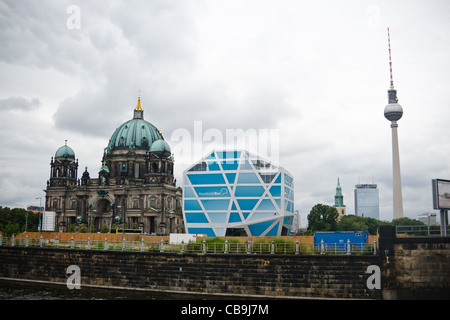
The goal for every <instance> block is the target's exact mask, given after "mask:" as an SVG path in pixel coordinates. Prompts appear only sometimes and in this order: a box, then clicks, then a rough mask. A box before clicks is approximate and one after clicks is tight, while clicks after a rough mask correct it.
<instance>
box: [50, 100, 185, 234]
mask: <svg viewBox="0 0 450 320" xmlns="http://www.w3.org/2000/svg"><path fill="white" fill-rule="evenodd" d="M173 170H174V159H173V155H172V154H171V151H170V147H169V145H168V143H167V142H166V141H165V140H164V138H163V136H162V134H161V132H160V131H159V130H158V129H157V128H156V127H155V126H154V125H153V124H151V123H150V122H148V121H145V120H144V110H143V109H142V107H141V99H140V96H139V98H138V102H137V106H136V108H135V109H134V111H133V118H132V119H131V120H128V121H126V122H125V123H123V124H122V125H121V126H119V127H118V128H117V129H116V130H115V131H114V133H113V135H112V136H111V139H110V140H109V143H108V146H107V147H106V148H105V149H104V153H103V158H102V166H101V168H100V170H99V172H98V177H97V178H91V176H90V174H89V172H88V168H87V167H86V169H85V171H84V172H83V173H82V175H81V178H78V159H76V158H75V152H74V151H73V149H72V148H70V147H69V146H68V145H67V140H66V143H65V144H64V145H63V146H62V147H60V148H59V149H58V150H57V151H56V153H55V156H54V157H52V158H51V161H50V179H49V180H48V181H47V188H46V189H45V190H44V191H45V193H46V196H45V210H46V211H54V212H56V230H57V231H60V232H67V230H68V228H69V226H70V225H73V226H75V227H80V226H81V225H83V224H84V225H85V226H89V228H94V230H95V231H100V230H102V229H103V230H106V229H108V230H111V229H113V230H112V232H115V230H114V228H115V227H122V226H123V227H124V228H128V229H140V230H141V231H142V232H143V233H147V234H158V235H159V234H169V233H184V232H185V228H184V222H183V214H182V202H181V201H182V191H181V188H180V187H177V186H176V179H174V174H173Z"/></svg>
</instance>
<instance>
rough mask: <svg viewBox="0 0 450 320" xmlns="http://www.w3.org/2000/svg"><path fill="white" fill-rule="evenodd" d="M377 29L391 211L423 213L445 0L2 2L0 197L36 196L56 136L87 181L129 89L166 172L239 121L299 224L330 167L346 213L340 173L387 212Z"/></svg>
mask: <svg viewBox="0 0 450 320" xmlns="http://www.w3.org/2000/svg"><path fill="white" fill-rule="evenodd" d="M387 27H389V28H390V33H391V48H392V60H393V76H394V85H395V87H396V89H397V90H398V98H399V103H400V104H401V105H402V107H403V110H404V115H403V118H402V119H401V120H400V121H399V128H398V130H399V145H400V163H401V175H402V185H403V201H404V213H405V216H407V217H411V218H417V216H418V215H419V214H422V213H425V212H433V210H432V197H431V195H432V193H431V179H433V178H441V179H450V161H449V155H450V138H449V133H450V129H449V126H448V120H449V119H450V95H449V91H450V90H449V89H450V73H449V70H450V59H449V53H450V50H449V49H450V37H449V34H450V2H449V1H448V0H442V1H438V0H430V1H422V0H420V1H412V0H405V1H396V0H389V1H362V0H355V1H351V0H347V1H343V0H342V1H333V0H330V1H325V0H319V1H301V0H293V1H288V0H254V1H250V0H226V1H225V0H203V1H202V0H179V1H168V0H161V1H155V0H152V1H130V0H126V1H125V0H124V1H119V0H117V1H76V0H71V1H45V0H39V1H32V0H26V1H21V0H11V1H8V0H6V1H5V0H2V1H0V114H1V117H0V121H1V125H0V137H1V140H0V205H2V206H9V207H26V206H27V205H39V200H37V199H36V198H38V197H42V199H44V197H45V193H44V192H43V189H45V187H46V181H47V180H48V179H49V174H50V165H49V163H50V158H51V157H52V156H54V154H55V152H56V150H57V149H58V148H59V147H60V146H62V145H63V144H64V140H65V139H68V145H69V146H70V147H71V148H73V150H74V151H75V154H76V157H77V158H78V159H79V165H80V169H79V177H81V173H82V172H83V171H84V167H85V166H87V167H88V170H89V172H90V174H91V177H97V173H98V170H99V168H100V166H101V157H102V154H103V149H104V148H105V147H106V146H107V144H108V140H109V138H110V137H111V135H112V134H113V132H114V130H115V128H117V127H118V126H119V125H120V124H122V123H123V122H125V121H127V120H129V119H130V118H131V117H132V111H133V109H134V107H135V106H136V100H137V95H138V90H139V89H140V90H141V91H142V94H141V97H142V98H141V101H142V103H141V105H142V107H143V109H144V118H145V120H147V121H149V122H151V123H152V124H154V125H155V126H156V127H157V128H158V129H159V130H161V131H162V132H163V134H164V137H165V139H166V140H167V141H168V142H169V144H170V145H171V147H172V151H174V157H175V171H176V172H175V174H176V177H177V180H178V181H179V182H178V184H181V181H182V174H183V170H185V169H186V168H187V167H188V166H189V165H190V164H191V163H192V162H195V161H197V160H199V159H200V158H202V157H203V156H204V155H206V154H207V153H208V152H209V151H210V150H209V149H210V148H213V147H215V148H221V145H220V141H219V140H220V139H219V140H217V139H212V138H211V133H213V136H214V137H216V138H217V136H218V135H220V134H222V135H223V137H224V138H225V136H226V132H227V130H229V131H230V130H231V131H232V132H233V130H238V129H242V130H244V131H246V132H253V131H252V130H254V131H255V132H257V133H258V136H257V138H258V139H259V140H260V141H259V143H261V141H262V143H265V142H266V140H265V139H264V135H263V132H270V133H272V134H274V135H272V138H273V137H275V138H273V139H272V140H273V141H272V142H271V143H272V147H275V149H276V150H278V153H277V154H274V155H273V158H274V162H279V164H280V165H281V166H283V167H284V168H285V169H286V170H288V171H289V172H290V173H292V175H293V176H294V179H295V180H294V181H295V207H296V210H299V211H300V213H301V214H302V217H303V219H302V223H304V221H305V220H306V214H307V213H309V211H310V210H311V208H312V207H313V206H314V205H315V204H317V203H323V204H329V205H333V204H334V194H335V188H336V183H337V178H338V177H340V181H341V186H342V189H343V194H344V203H345V204H346V206H347V213H350V214H351V213H354V198H353V190H354V187H355V184H357V183H372V182H374V183H376V184H378V189H379V193H380V218H381V219H382V220H387V221H390V220H392V151H391V129H390V123H389V121H387V120H386V119H385V118H384V116H383V110H384V107H385V106H386V104H387V89H388V87H389V61H388V46H387V44H388V42H387ZM183 132H184V133H185V134H184V137H186V133H188V134H190V135H187V138H186V139H188V138H189V139H190V143H191V144H190V146H193V145H195V143H196V141H194V140H195V139H196V138H195V136H196V135H197V138H198V137H199V136H198V134H199V132H200V138H199V139H200V140H198V139H197V140H198V141H201V142H203V147H200V148H198V147H197V148H193V147H192V148H191V149H190V150H192V152H190V153H189V154H188V153H186V143H188V142H189V141H188V140H186V139H184V137H183V139H184V142H183V143H182V142H181V141H182V140H183V139H180V135H179V133H183ZM210 140H211V141H212V140H216V141H215V142H214V143H212V142H211V141H210ZM228 142H229V141H228ZM182 149H184V153H183V154H181V153H180V150H182ZM263 156H264V155H263ZM269 160H271V159H269ZM42 203H43V202H42Z"/></svg>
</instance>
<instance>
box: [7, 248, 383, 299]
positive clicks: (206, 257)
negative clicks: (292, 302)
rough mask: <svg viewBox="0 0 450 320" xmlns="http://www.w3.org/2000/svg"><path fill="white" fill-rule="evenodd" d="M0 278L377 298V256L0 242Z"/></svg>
mask: <svg viewBox="0 0 450 320" xmlns="http://www.w3.org/2000/svg"><path fill="white" fill-rule="evenodd" d="M0 257H1V260H0V277H3V278H14V279H28V280H37V281H48V282H54V283H62V284H66V283H67V279H68V277H69V275H70V274H66V270H67V268H68V267H69V266H71V265H76V266H78V267H79V268H80V275H81V288H82V287H83V285H90V286H107V287H122V288H139V289H146V290H155V291H170V292H180V293H181V292H183V293H186V292H187V293H197V294H208V295H214V294H217V295H242V296H262V297H264V296H265V297H274V296H277V297H321V298H356V299H367V298H379V297H380V296H381V293H380V290H376V289H372V290H369V289H368V288H367V285H366V281H367V277H368V275H367V274H366V271H367V268H368V266H369V265H374V264H375V265H378V264H379V262H380V261H379V259H380V258H379V256H361V255H354V256H353V255H352V256H350V255H349V256H347V255H258V254H251V255H247V254H188V253H184V254H179V253H149V252H123V251H90V250H77V249H55V248H32V247H5V246H3V247H0Z"/></svg>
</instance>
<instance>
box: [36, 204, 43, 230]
mask: <svg viewBox="0 0 450 320" xmlns="http://www.w3.org/2000/svg"><path fill="white" fill-rule="evenodd" d="M37 199H39V225H38V231H42V224H41V205H42V204H41V203H42V202H41V201H42V198H41V197H39V198H36V200H37ZM39 229H41V230H39Z"/></svg>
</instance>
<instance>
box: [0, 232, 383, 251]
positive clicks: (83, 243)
mask: <svg viewBox="0 0 450 320" xmlns="http://www.w3.org/2000/svg"><path fill="white" fill-rule="evenodd" d="M0 246H21V247H41V248H42V247H47V248H65V249H83V250H122V251H141V252H179V253H184V252H186V253H204V254H206V253H221V254H347V255H350V254H376V253H377V242H376V241H374V243H372V244H369V243H365V244H360V243H350V241H348V242H347V243H345V244H342V243H335V244H330V243H328V244H325V243H323V242H322V243H316V244H302V243H299V242H298V241H296V242H295V243H275V242H274V241H272V242H271V243H258V242H252V241H250V240H248V241H247V242H228V240H225V242H223V243H208V242H206V241H205V240H203V241H200V242H189V243H184V242H182V243H179V244H173V243H169V242H167V241H163V239H161V241H159V242H154V241H153V242H147V241H144V239H141V240H134V241H127V240H125V239H123V240H122V241H110V240H107V239H106V238H105V240H90V239H89V238H88V239H87V240H80V239H74V238H72V239H70V240H69V239H64V240H62V239H58V237H55V238H50V239H49V238H43V237H40V238H29V237H28V236H27V237H25V238H24V237H20V238H15V237H14V236H12V237H10V238H7V237H2V236H0Z"/></svg>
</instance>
